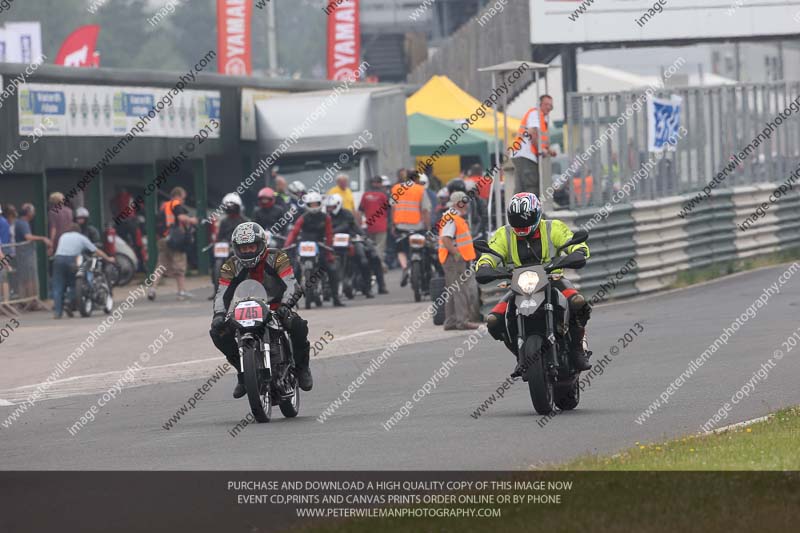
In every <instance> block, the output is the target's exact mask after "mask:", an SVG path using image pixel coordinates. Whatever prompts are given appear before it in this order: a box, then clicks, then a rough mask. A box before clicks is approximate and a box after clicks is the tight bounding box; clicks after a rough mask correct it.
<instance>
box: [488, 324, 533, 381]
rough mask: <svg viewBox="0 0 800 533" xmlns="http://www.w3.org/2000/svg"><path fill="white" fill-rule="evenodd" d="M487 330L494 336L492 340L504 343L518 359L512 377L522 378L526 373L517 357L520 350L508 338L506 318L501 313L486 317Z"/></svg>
mask: <svg viewBox="0 0 800 533" xmlns="http://www.w3.org/2000/svg"><path fill="white" fill-rule="evenodd" d="M486 329H487V330H488V331H489V334H490V335H491V336H492V338H494V339H495V340H498V341H502V342H503V344H505V345H506V348H508V351H509V352H511V353H512V354H513V355H514V358H515V359H517V364H516V367H515V368H514V371H513V372H512V373H511V377H512V378H518V377H521V376H522V375H523V374H524V372H523V371H522V365H521V363H520V361H519V356H518V355H517V354H518V352H519V350H517V347H516V346H514V343H513V342H511V339H509V338H508V332H507V331H506V325H505V317H504V316H503V315H501V314H499V313H489V314H488V315H487V317H486Z"/></svg>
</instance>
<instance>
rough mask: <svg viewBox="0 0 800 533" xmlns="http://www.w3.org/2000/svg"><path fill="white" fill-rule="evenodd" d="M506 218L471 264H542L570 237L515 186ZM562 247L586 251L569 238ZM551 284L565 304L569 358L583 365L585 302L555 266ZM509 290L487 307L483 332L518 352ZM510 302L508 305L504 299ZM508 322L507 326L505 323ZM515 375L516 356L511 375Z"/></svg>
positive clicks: (532, 197)
mask: <svg viewBox="0 0 800 533" xmlns="http://www.w3.org/2000/svg"><path fill="white" fill-rule="evenodd" d="M506 214H507V219H508V224H506V225H505V226H503V227H501V228H499V229H498V230H497V231H495V232H494V235H492V238H491V239H490V240H489V248H491V249H492V252H493V253H484V254H482V255H481V256H480V257H479V258H478V261H477V264H476V268H477V269H478V270H480V269H481V268H492V269H494V268H497V267H498V265H499V263H503V264H504V265H508V266H514V267H518V266H523V265H525V266H528V265H540V264H547V263H549V262H550V261H552V260H553V259H555V257H554V256H555V254H556V250H557V249H558V248H560V247H562V246H564V244H566V243H567V242H569V240H570V239H572V235H573V234H572V231H571V230H570V229H569V228H568V227H567V225H566V224H564V223H563V222H561V221H560V220H543V219H542V206H541V203H540V202H539V199H538V198H537V197H536V195H535V194H533V193H530V192H521V193H518V194H515V195H514V196H513V197H512V198H511V201H510V202H509V204H508V209H507V211H506ZM566 251H567V253H572V252H575V251H580V252H582V253H583V254H584V255H585V256H586V258H588V257H589V247H588V246H587V245H586V243H580V244H575V245H572V246H570V247H568V248H567V249H566ZM553 274H554V275H555V276H554V277H555V279H554V280H553V283H552V285H553V287H555V288H556V289H557V290H559V291H561V293H562V294H563V295H564V296H565V297H566V299H567V302H568V303H569V308H570V325H569V329H570V331H569V333H570V339H571V342H570V358H571V362H572V364H573V365H574V367H575V368H576V369H578V370H589V369H590V368H591V364H590V363H589V359H588V357H587V354H586V351H585V349H584V346H583V344H584V343H583V341H584V336H585V334H586V323H587V322H588V321H589V316H590V314H591V306H589V305H588V303H587V302H586V299H585V298H584V297H583V295H581V293H579V292H578V291H577V290H576V289H575V287H574V286H573V284H572V283H571V282H570V281H569V280H567V279H566V278H564V277H563V274H562V271H561V270H555V271H553ZM511 297H512V293H511V292H509V293H508V294H506V295H505V296H504V297H503V298H502V299H501V300H500V302H499V303H498V304H497V305H496V306H495V307H494V308H493V309H492V311H491V313H490V314H489V316H488V317H487V319H486V322H487V323H486V326H487V328H488V330H489V333H490V334H491V335H492V337H494V338H495V339H497V340H500V341H503V342H504V343H505V344H506V346H507V347H508V349H509V350H510V351H511V352H512V353H513V354H514V355H517V356H518V349H517V345H516V329H517V325H516V324H517V320H516V308H515V306H514V305H513V301H514V300H513V299H512V298H511ZM509 303H511V305H509ZM506 325H508V326H506ZM519 375H520V363H519V362H518V364H517V368H516V369H515V371H514V373H513V374H512V376H515V377H516V376H519Z"/></svg>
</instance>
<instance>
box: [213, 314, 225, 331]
mask: <svg viewBox="0 0 800 533" xmlns="http://www.w3.org/2000/svg"><path fill="white" fill-rule="evenodd" d="M226 324H227V320H225V313H217V314H215V315H214V318H213V319H212V320H211V331H216V332H222V331H223V330H224V329H225V325H226Z"/></svg>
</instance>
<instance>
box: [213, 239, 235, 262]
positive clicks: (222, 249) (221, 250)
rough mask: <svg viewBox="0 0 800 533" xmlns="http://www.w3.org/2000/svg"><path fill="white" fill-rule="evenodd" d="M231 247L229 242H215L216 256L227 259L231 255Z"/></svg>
mask: <svg viewBox="0 0 800 533" xmlns="http://www.w3.org/2000/svg"><path fill="white" fill-rule="evenodd" d="M230 251H231V247H230V245H229V244H228V243H227V242H218V243H215V244H214V257H215V258H217V259H227V258H228V255H230Z"/></svg>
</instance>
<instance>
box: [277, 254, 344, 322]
mask: <svg viewBox="0 0 800 533" xmlns="http://www.w3.org/2000/svg"><path fill="white" fill-rule="evenodd" d="M294 248H296V249H297V263H298V265H297V266H298V268H297V271H299V272H300V277H301V280H302V286H303V298H304V299H305V308H306V309H311V304H312V303H315V304H316V305H317V307H322V298H323V296H324V295H325V287H326V285H327V284H328V276H327V274H326V273H325V272H324V271H322V269H321V268H320V254H321V253H323V252H322V250H325V251H328V252H333V251H334V249H333V248H331V247H329V246H326V245H325V244H323V243H321V242H315V241H300V242H298V243H297V244H292V245H291V246H289V247H287V248H284V251H286V252H288V251H290V250H292V249H294ZM329 292H330V289H329Z"/></svg>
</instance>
